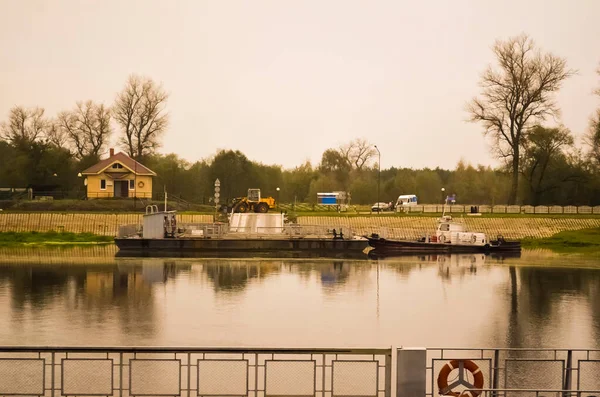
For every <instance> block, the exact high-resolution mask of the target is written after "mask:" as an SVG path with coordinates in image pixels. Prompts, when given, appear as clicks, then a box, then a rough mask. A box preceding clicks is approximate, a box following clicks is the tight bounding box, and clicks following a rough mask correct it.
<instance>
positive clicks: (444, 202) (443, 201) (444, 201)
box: [442, 188, 446, 215]
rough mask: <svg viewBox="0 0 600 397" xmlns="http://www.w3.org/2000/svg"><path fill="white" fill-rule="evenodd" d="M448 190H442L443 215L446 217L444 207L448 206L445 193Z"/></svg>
mask: <svg viewBox="0 0 600 397" xmlns="http://www.w3.org/2000/svg"><path fill="white" fill-rule="evenodd" d="M445 191H446V188H442V215H444V206H445V205H446V200H445V199H444V192H445Z"/></svg>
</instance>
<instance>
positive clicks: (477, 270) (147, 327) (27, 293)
mask: <svg viewBox="0 0 600 397" xmlns="http://www.w3.org/2000/svg"><path fill="white" fill-rule="evenodd" d="M78 255H80V256H82V257H81V258H78V257H73V256H72V255H69V253H68V251H60V252H58V253H57V252H56V251H54V252H38V251H35V250H33V251H30V252H25V253H23V252H17V253H16V254H15V253H4V255H2V256H1V257H2V259H1V260H0V319H1V321H0V344H1V345H140V346H141V345H159V346H160V345H164V346H167V345H181V346H188V345H189V346H270V347H296V346H298V347H300V346H306V347H309V346H320V347H344V346H362V347H378V346H390V345H393V346H399V345H404V346H428V347H433V346H460V347H463V346H464V347H468V346H474V347H490V346H491V347H587V348H600V260H599V258H598V257H579V256H558V255H554V254H544V253H524V254H523V256H522V257H521V258H519V259H504V260H500V259H494V258H485V257H483V256H480V255H460V256H438V257H435V256H432V257H411V258H402V259H400V260H381V261H346V260H293V259H281V260H276V259H264V260H260V259H234V260H231V259H230V260H224V259H115V258H113V257H108V256H103V255H97V254H96V255H95V256H93V257H86V256H85V253H83V254H82V253H81V251H78ZM566 266H570V267H568V268H567V267H566Z"/></svg>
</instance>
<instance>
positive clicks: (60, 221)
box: [0, 213, 213, 236]
mask: <svg viewBox="0 0 600 397" xmlns="http://www.w3.org/2000/svg"><path fill="white" fill-rule="evenodd" d="M178 220H179V222H181V223H205V222H212V220H213V217H212V215H188V214H180V215H179V216H178ZM136 223H142V215H139V214H57V213H21V214H15V213H13V214H11V213H4V214H0V232H48V231H51V230H54V231H64V232H73V233H94V234H99V235H102V236H116V235H117V232H118V231H119V226H120V225H127V224H136Z"/></svg>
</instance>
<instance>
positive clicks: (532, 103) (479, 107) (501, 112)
mask: <svg viewBox="0 0 600 397" xmlns="http://www.w3.org/2000/svg"><path fill="white" fill-rule="evenodd" d="M493 52H494V54H495V55H496V58H497V61H498V64H499V69H492V67H491V66H490V67H489V68H488V69H487V70H486V71H485V72H484V74H483V76H482V78H481V82H480V86H481V87H482V93H481V95H480V97H477V98H474V99H473V100H472V101H471V102H470V103H469V105H468V111H469V113H470V121H472V122H481V123H482V124H483V126H484V128H485V130H484V134H485V135H489V136H491V137H492V139H493V141H494V151H495V153H496V154H497V155H498V157H500V158H502V159H504V160H505V161H506V162H507V164H509V165H510V169H511V172H512V183H511V190H510V195H509V199H508V201H509V204H515V203H516V201H517V192H518V187H519V160H520V148H521V146H522V143H523V140H524V139H526V138H527V137H526V134H527V130H528V128H529V127H530V126H531V125H533V124H536V123H539V122H541V121H543V120H544V119H545V118H546V117H548V116H554V115H558V114H559V109H558V106H557V105H556V103H555V101H554V97H553V94H554V93H556V92H557V91H558V90H559V89H560V87H561V85H562V82H563V81H564V80H565V79H567V78H568V77H570V76H571V75H573V74H574V73H575V71H574V70H571V69H567V62H566V60H565V59H563V58H560V57H557V56H555V55H553V54H551V53H542V52H541V51H540V50H539V49H536V47H535V44H534V42H533V40H531V39H530V38H529V37H528V36H527V35H520V36H517V37H513V38H510V39H508V40H507V41H497V42H496V43H495V44H494V47H493Z"/></svg>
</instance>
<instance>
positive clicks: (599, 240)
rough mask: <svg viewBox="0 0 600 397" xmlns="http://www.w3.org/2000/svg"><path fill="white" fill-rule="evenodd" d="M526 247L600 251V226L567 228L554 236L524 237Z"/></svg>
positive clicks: (559, 250)
mask: <svg viewBox="0 0 600 397" xmlns="http://www.w3.org/2000/svg"><path fill="white" fill-rule="evenodd" d="M521 244H522V246H523V247H525V248H548V249H551V250H553V251H557V252H598V251H600V228H590V229H580V230H565V231H562V232H559V233H557V234H555V235H553V236H552V237H545V238H539V239H531V238H527V239H523V240H522V241H521Z"/></svg>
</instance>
